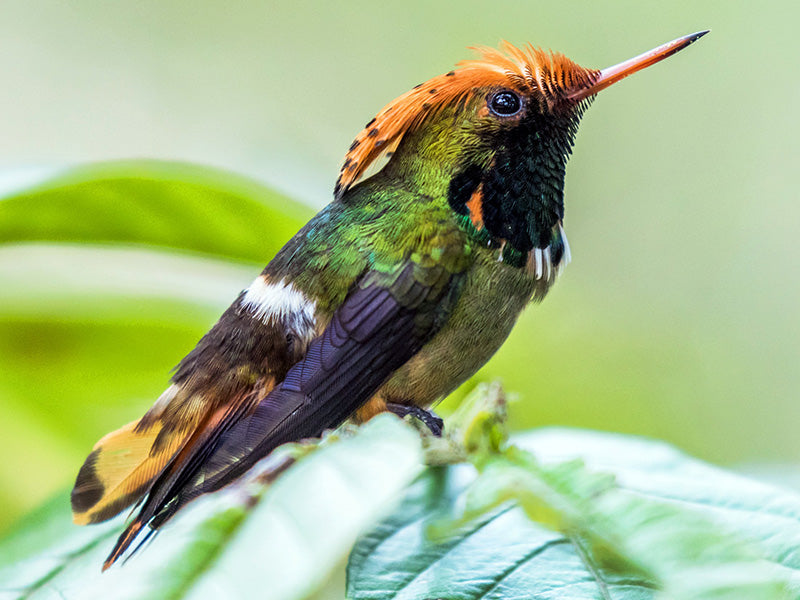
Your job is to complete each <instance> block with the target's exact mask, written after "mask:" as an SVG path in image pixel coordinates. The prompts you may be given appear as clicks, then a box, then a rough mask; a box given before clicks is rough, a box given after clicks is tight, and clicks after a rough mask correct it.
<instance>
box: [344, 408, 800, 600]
mask: <svg viewBox="0 0 800 600" xmlns="http://www.w3.org/2000/svg"><path fill="white" fill-rule="evenodd" d="M468 404H469V403H468ZM475 421H476V422H477V423H478V425H479V427H482V428H483V429H484V431H485V432H486V433H485V437H486V438H487V439H496V435H494V433H496V429H495V427H494V426H491V424H490V426H487V423H489V420H487V419H486V413H485V411H484V412H481V411H478V413H477V417H476V419H475ZM469 429H470V428H469V427H463V426H462V423H456V434H457V435H458V436H462V435H463V434H464V432H465V431H467V432H468V431H469ZM493 432H494V433H493ZM473 437H474V436H473ZM466 439H469V436H468V437H467V438H466ZM451 443H452V441H451ZM516 444H517V446H515V447H511V448H508V449H506V450H502V451H500V450H486V447H484V448H481V449H480V450H479V451H478V452H479V453H480V456H472V457H471V458H472V459H473V460H475V461H476V464H478V465H479V467H480V470H481V472H480V475H479V476H477V477H476V474H475V471H474V469H472V468H471V467H468V466H465V465H456V466H449V467H446V466H441V467H435V468H429V469H428V470H426V471H425V473H424V474H423V475H422V476H421V477H420V478H419V479H418V480H417V481H416V482H415V483H414V485H413V486H412V487H411V488H410V489H409V491H408V493H407V494H406V497H405V499H404V501H403V503H402V504H401V505H400V506H399V507H398V509H397V510H396V511H395V512H394V514H393V515H391V516H390V517H388V518H387V519H385V520H384V521H383V522H381V523H380V524H379V525H378V526H377V527H375V528H374V529H373V530H372V531H371V532H370V533H369V534H367V535H366V536H364V537H363V538H362V539H361V540H360V541H359V542H358V544H357V545H356V547H355V549H354V550H353V553H352V554H351V558H350V562H349V565H348V584H347V586H348V587H347V590H348V597H349V598H351V599H352V600H368V599H369V600H374V599H378V598H380V599H381V600H388V599H397V600H400V599H404V600H405V599H408V600H411V599H418V598H447V599H448V600H477V599H479V598H480V599H498V600H499V599H501V598H502V599H508V598H520V599H523V598H525V599H529V598H567V597H568V598H570V599H573V600H582V599H584V598H585V599H590V598H591V599H595V598H601V599H609V598H614V599H615V600H630V599H637V600H638V599H644V598H653V597H656V596H658V597H660V598H670V599H672V600H688V599H701V598H702V599H709V598H714V599H717V598H720V599H721V598H728V599H734V598H735V599H743V600H744V599H748V600H749V599H754V598H758V599H759V600H772V599H778V598H800V576H799V575H800V554H798V552H797V548H798V547H800V497H798V496H796V495H795V494H792V493H789V492H784V491H780V490H778V489H775V488H772V487H770V486H767V485H763V484H759V483H754V482H752V481H750V480H748V479H745V478H743V477H739V476H735V475H731V474H729V473H726V472H724V471H722V470H720V469H717V468H714V467H711V466H709V465H706V464H704V463H702V462H700V461H697V460H694V459H691V458H689V457H687V456H685V455H683V454H682V453H680V452H678V451H677V450H675V449H673V448H670V447H669V446H667V445H665V444H662V443H658V442H653V441H649V440H644V439H639V438H632V437H625V436H620V435H614V434H603V433H592V432H584V431H575V430H563V429H546V430H542V431H538V432H535V433H532V434H528V435H525V436H522V437H520V438H518V439H517V440H516ZM432 445H433V446H434V448H433V452H434V454H435V456H439V454H440V453H441V448H437V447H436V446H437V444H436V443H434V444H432ZM491 446H492V444H489V447H491ZM429 452H430V451H429ZM534 456H535V457H536V459H534V458H533V457H534Z"/></svg>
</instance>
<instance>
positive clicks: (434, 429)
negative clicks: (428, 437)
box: [386, 402, 444, 437]
mask: <svg viewBox="0 0 800 600" xmlns="http://www.w3.org/2000/svg"><path fill="white" fill-rule="evenodd" d="M386 408H387V409H388V410H389V412H391V413H394V414H395V415H397V416H398V417H400V418H401V419H402V418H403V417H405V416H406V415H411V416H412V417H414V418H415V419H417V420H419V421H422V423H423V424H424V425H425V426H426V427H427V428H428V429H429V430H430V432H431V433H432V434H433V435H434V436H436V437H442V432H444V421H443V420H442V419H441V417H438V416H437V415H436V414H435V413H434V412H432V411H429V410H425V409H424V408H420V407H418V406H409V405H407V404H396V403H394V402H387V404H386Z"/></svg>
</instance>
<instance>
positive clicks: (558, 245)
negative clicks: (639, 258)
mask: <svg viewBox="0 0 800 600" xmlns="http://www.w3.org/2000/svg"><path fill="white" fill-rule="evenodd" d="M700 35H702V33H701V34H695V35H693V36H686V37H685V38H681V39H680V40H676V41H675V42H671V43H670V44H666V45H664V46H662V47H661V48H659V49H656V50H655V51H653V52H651V53H648V54H645V55H642V56H641V57H638V58H636V59H632V61H628V62H626V63H623V64H622V67H619V68H618V67H613V68H611V69H609V70H604V71H595V70H591V69H585V68H582V67H580V66H578V65H576V64H575V63H573V62H572V61H570V60H569V59H567V58H566V57H564V56H562V55H558V54H552V53H549V54H548V53H546V52H542V51H541V50H538V49H534V48H532V47H526V48H524V49H519V48H515V47H513V46H511V45H510V44H504V45H503V51H502V52H498V51H495V50H492V49H484V50H482V54H483V58H482V59H481V60H478V61H472V62H467V63H462V64H461V65H460V68H459V69H458V70H455V71H450V72H449V73H447V74H445V75H442V76H439V77H435V78H433V79H431V80H429V81H428V82H425V83H424V84H420V85H419V86H417V87H416V88H414V89H413V90H411V91H410V92H408V93H407V94H404V95H403V96H401V97H400V98H398V99H397V100H395V101H394V102H392V103H390V104H389V105H387V106H386V107H385V108H384V109H383V110H382V111H381V112H380V113H379V114H378V116H376V118H375V119H373V120H372V121H370V122H369V123H368V124H367V127H366V128H365V130H364V131H362V132H361V133H360V134H359V136H358V137H357V138H356V140H355V141H354V142H353V144H352V145H351V147H350V151H349V152H348V155H347V157H346V160H345V162H344V165H343V167H342V171H341V174H340V177H339V180H338V181H337V184H336V188H335V192H334V195H335V200H334V202H332V203H331V204H330V205H328V206H327V207H326V208H325V209H323V210H322V211H321V212H320V213H319V214H318V215H317V216H315V217H314V218H313V219H312V220H311V221H310V222H309V223H308V224H307V225H306V226H305V227H303V229H301V230H300V231H299V232H298V233H297V234H296V235H295V236H294V237H293V238H292V239H291V240H290V241H289V242H288V243H287V244H286V245H285V246H284V248H283V249H282V250H281V251H280V252H279V253H278V254H277V256H276V257H275V258H274V259H273V260H272V261H271V262H270V264H269V265H267V267H266V268H265V269H264V271H263V272H262V274H261V275H260V276H259V277H258V278H257V279H256V280H255V281H254V282H253V283H252V284H251V286H250V287H248V288H247V289H246V290H244V291H243V292H242V293H241V294H240V295H239V297H238V298H237V299H236V300H235V301H234V303H233V304H232V305H231V306H230V308H228V310H227V311H225V313H224V314H223V315H222V317H221V318H220V320H219V322H218V323H217V324H216V325H214V327H213V328H212V329H211V330H210V331H209V332H208V333H207V334H206V335H205V336H204V337H203V338H202V339H201V340H200V342H199V343H198V345H197V347H196V348H195V349H194V350H192V352H190V353H189V354H188V355H187V356H186V357H185V358H184V359H183V360H182V361H181V363H180V364H179V366H178V368H177V369H176V372H175V375H174V376H173V378H172V385H171V386H170V388H168V390H167V391H166V392H165V393H164V394H163V395H162V397H161V398H160V399H159V400H158V402H156V404H155V405H154V406H153V407H152V408H151V409H150V411H148V413H147V414H146V415H145V416H144V417H143V418H142V419H140V420H139V421H138V422H136V423H132V424H129V425H128V426H126V427H124V428H122V429H120V430H119V431H117V432H114V433H112V434H110V435H109V436H106V437H105V438H103V439H102V440H100V442H98V444H97V445H96V446H95V449H94V451H93V452H92V454H90V456H89V458H88V459H87V461H86V463H85V464H84V466H83V468H82V469H81V471H80V472H79V474H78V478H77V481H76V485H75V488H74V490H73V494H72V505H73V511H74V513H75V518H76V521H77V522H79V523H86V522H94V521H96V520H98V519H105V518H109V517H111V516H113V514H114V513H115V512H117V511H120V510H122V509H124V508H125V506H127V505H128V504H130V503H133V502H136V501H137V500H141V508H140V509H139V512H138V514H137V516H136V518H135V519H133V521H131V523H130V524H129V525H128V527H127V528H126V530H125V532H124V533H123V534H122V535H121V536H120V538H119V540H118V542H117V544H116V546H115V548H114V549H113V551H112V552H111V555H110V556H109V558H108V559H107V561H106V563H105V567H106V568H107V567H108V566H110V565H111V564H112V563H113V562H114V561H116V560H117V559H118V558H119V556H121V555H122V554H123V553H124V552H125V551H126V550H127V549H128V548H129V546H130V544H131V543H132V541H133V540H134V539H135V538H136V537H137V535H138V534H139V532H140V531H141V530H142V528H143V527H145V525H149V526H150V527H151V528H152V529H156V528H158V527H159V526H160V525H161V524H163V523H164V522H166V521H167V520H168V519H169V518H171V517H172V515H173V514H175V512H176V511H177V510H179V509H180V508H181V507H182V506H183V505H185V504H186V503H187V502H189V501H190V500H192V499H193V498H196V497H197V496H199V495H201V494H204V493H207V492H211V491H214V490H216V489H218V488H220V487H222V486H223V485H225V484H227V483H229V482H230V481H233V480H234V479H236V478H237V477H239V476H240V475H242V474H243V473H244V472H246V471H247V470H248V469H249V468H250V467H251V466H252V465H253V464H255V463H256V462H257V461H258V460H260V459H261V458H263V457H264V456H266V455H267V454H269V453H270V452H271V451H272V450H273V449H275V448H276V447H277V446H278V445H280V444H283V443H286V442H290V441H296V440H300V439H303V438H308V437H314V436H318V435H320V434H321V433H322V431H324V430H325V429H329V428H333V427H336V426H338V425H339V424H340V423H342V422H343V421H344V420H346V419H348V418H350V417H353V416H355V417H356V418H357V419H360V420H363V419H366V418H369V417H370V416H372V415H373V414H375V413H377V412H381V411H385V410H389V411H393V412H395V413H396V414H398V415H405V414H414V415H417V416H418V417H420V418H421V419H422V420H423V422H424V423H426V424H427V425H428V426H429V427H430V428H431V430H432V431H433V432H434V433H435V434H438V433H440V432H441V421H440V420H439V419H438V418H436V417H435V416H434V415H431V414H429V413H427V411H426V409H427V407H429V406H431V405H432V404H434V403H435V402H436V401H438V400H440V399H441V398H443V397H444V396H445V395H447V394H448V393H450V392H451V391H453V390H454V389H455V388H456V387H457V386H458V385H460V384H461V383H462V382H463V381H465V380H466V379H467V378H469V377H470V376H471V375H473V374H474V373H475V372H476V371H477V370H478V369H479V368H480V367H481V366H482V365H483V364H484V363H485V362H486V361H487V360H488V359H489V358H490V357H491V356H492V354H494V352H495V351H496V350H497V349H498V348H499V347H500V345H501V344H502V343H503V341H504V340H505V339H506V337H507V336H508V334H509V333H510V332H511V329H512V327H513V326H514V323H515V322H516V320H517V318H518V316H519V314H520V313H521V311H522V310H523V309H524V308H525V306H526V305H527V304H528V303H529V302H531V301H537V300H541V299H542V298H544V296H545V295H546V293H547V291H548V289H549V288H550V286H551V285H552V284H553V282H554V281H555V279H556V276H557V275H558V273H559V272H560V270H561V269H562V267H563V266H564V265H565V264H566V263H567V262H568V260H569V247H568V245H567V240H566V237H565V234H564V229H563V218H564V197H563V190H564V177H565V171H566V163H567V159H568V157H569V154H570V152H571V149H572V144H573V141H574V138H575V134H576V132H577V127H578V123H579V121H580V117H581V115H582V114H583V111H584V110H585V108H586V107H587V106H588V103H589V102H590V101H591V99H592V98H593V96H594V93H596V91H598V90H600V89H603V87H606V86H607V85H611V83H613V82H614V81H617V80H619V79H620V78H621V77H623V76H625V74H627V73H629V72H633V71H634V70H637V69H639V68H641V67H642V66H646V65H648V64H652V62H653V61H654V60H660V58H663V57H665V56H669V55H670V54H672V53H674V52H675V51H677V50H678V49H680V48H682V47H685V46H686V45H688V44H689V43H691V42H692V41H694V40H695V39H697V38H698V37H700ZM654 53H655V54H654ZM381 159H388V162H386V164H385V165H383V167H382V168H377V169H374V170H375V171H377V172H376V173H375V174H373V175H372V176H368V174H367V173H368V171H367V170H368V169H369V168H370V167H373V168H374V167H376V166H377V165H378V163H379V162H380V160H381ZM145 443H147V444H150V445H149V448H148V446H144V444H145ZM126 444H128V445H130V446H132V447H136V449H137V451H136V452H129V451H125V447H126ZM121 450H122V451H121ZM126 461H127V462H126ZM142 496H144V497H142Z"/></svg>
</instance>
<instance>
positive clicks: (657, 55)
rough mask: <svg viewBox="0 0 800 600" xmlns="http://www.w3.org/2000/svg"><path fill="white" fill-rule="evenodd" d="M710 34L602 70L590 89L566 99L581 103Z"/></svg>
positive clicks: (692, 36)
mask: <svg viewBox="0 0 800 600" xmlns="http://www.w3.org/2000/svg"><path fill="white" fill-rule="evenodd" d="M708 32H709V30H708V29H707V30H706V31H698V32H697V33H692V34H689V35H685V36H683V37H679V38H678V39H676V40H672V41H671V42H667V43H666V44H663V45H661V46H659V47H658V48H653V49H652V50H650V51H649V52H645V53H644V54H640V55H639V56H636V57H634V58H631V59H628V60H626V61H625V62H621V63H619V64H618V65H614V66H613V67H607V68H605V69H602V70H601V71H600V72H599V75H598V76H597V79H595V80H594V83H592V84H591V85H590V86H589V87H584V88H578V89H575V90H573V91H572V92H569V93H567V94H566V97H567V98H569V99H570V100H574V101H575V102H580V101H581V100H583V99H584V98H587V97H589V96H593V95H595V94H596V93H597V92H599V91H601V90H604V89H606V88H607V87H608V86H610V85H612V84H614V83H616V82H618V81H619V80H620V79H623V78H624V77H627V76H628V75H632V74H633V73H636V72H637V71H640V70H642V69H644V68H645V67H649V66H650V65H654V64H656V63H657V62H660V61H662V60H664V59H665V58H667V57H668V56H672V55H673V54H675V53H676V52H679V51H681V50H683V49H684V48H686V46H688V45H689V44H691V43H692V42H694V41H696V40H699V39H700V38H701V37H703V36H704V35H705V34H707V33H708Z"/></svg>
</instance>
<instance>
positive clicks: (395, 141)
mask: <svg viewBox="0 0 800 600" xmlns="http://www.w3.org/2000/svg"><path fill="white" fill-rule="evenodd" d="M705 33H706V32H700V33H696V34H692V35H688V36H684V37H682V38H679V39H676V40H674V41H672V42H669V43H667V44H664V45H662V46H659V47H658V48H655V49H653V50H651V51H649V52H647V53H645V54H642V55H640V56H637V57H635V58H632V59H630V60H628V61H625V62H623V63H620V64H618V65H615V66H613V67H609V68H606V69H589V68H585V67H581V66H580V65H578V64H576V63H575V62H573V61H572V60H570V59H569V58H567V57H566V56H564V55H562V54H558V53H553V52H548V51H544V50H541V49H538V48H535V47H533V46H530V45H527V46H524V47H522V48H518V47H516V46H513V45H512V44H509V43H507V42H503V43H502V44H501V45H500V48H499V49H494V48H486V47H480V48H475V50H476V51H477V53H478V57H477V58H475V59H473V60H466V61H462V62H460V63H459V64H458V65H457V67H456V68H455V69H454V70H452V71H450V72H448V73H446V74H444V75H439V76H437V77H434V78H432V79H430V80H428V81H426V82H425V83H422V84H420V85H418V86H416V87H415V88H414V89H412V90H410V91H409V92H407V93H405V94H403V95H402V96H400V97H398V98H397V99H395V100H394V101H393V102H390V103H389V104H388V105H386V106H385V107H384V108H383V109H382V110H381V111H380V112H379V113H378V115H377V116H376V117H375V118H374V119H372V120H371V121H370V122H369V123H368V124H367V125H366V127H365V128H364V130H363V131H361V133H359V134H358V136H357V137H356V139H355V141H354V142H353V144H352V145H351V147H350V150H349V152H348V153H347V155H346V157H345V161H344V164H343V165H342V168H341V172H340V174H339V179H338V181H337V183H336V190H335V195H336V197H337V198H338V199H346V195H347V193H348V191H349V190H350V189H351V188H352V187H353V186H356V185H357V184H358V183H360V182H361V181H364V180H365V179H368V178H370V177H372V176H373V175H376V174H378V173H380V175H381V177H380V184H381V185H384V186H391V185H398V186H401V187H403V188H404V189H413V190H415V191H418V192H419V193H420V194H423V195H425V196H437V195H438V196H446V197H447V200H448V202H449V204H450V206H451V207H452V209H453V210H454V211H455V212H456V213H458V214H460V215H462V216H465V218H468V219H469V222H470V223H472V226H473V227H475V228H476V229H477V230H482V231H485V232H486V233H488V234H489V236H490V238H492V239H497V240H502V242H503V244H504V245H505V244H509V245H510V246H511V247H513V248H515V249H517V250H519V251H520V252H522V253H525V252H528V251H530V250H531V249H533V248H545V247H547V246H548V245H549V244H550V243H551V238H552V235H553V233H552V232H553V228H554V227H555V226H556V225H557V224H560V222H561V219H562V218H563V186H564V174H565V169H566V162H567V159H568V157H569V154H570V152H571V149H572V144H573V141H574V137H575V134H576V132H577V127H578V123H579V121H580V118H581V116H582V115H583V113H584V111H585V110H586V108H587V107H588V105H589V103H590V102H591V101H592V100H593V99H594V97H595V95H596V94H597V93H598V92H599V91H601V90H603V89H605V88H606V87H608V86H610V85H612V84H613V83H615V82H617V81H619V80H620V79H622V78H624V77H626V76H628V75H630V74H632V73H635V72H636V71H639V70H640V69H642V68H644V67H647V66H650V65H652V64H655V63H656V62H659V61H661V60H663V59H664V58H666V57H668V56H670V55H672V54H674V53H675V52H678V51H679V50H681V49H683V48H685V47H686V46H688V45H689V44H691V43H692V42H693V41H695V40H697V39H698V38H699V37H701V36H702V35H704V34H705Z"/></svg>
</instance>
